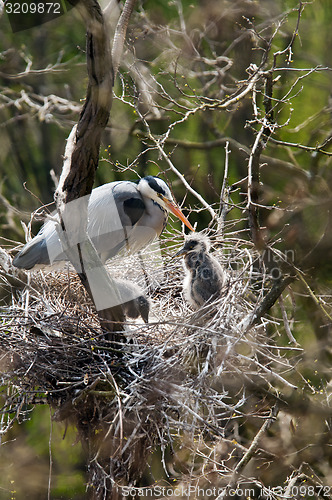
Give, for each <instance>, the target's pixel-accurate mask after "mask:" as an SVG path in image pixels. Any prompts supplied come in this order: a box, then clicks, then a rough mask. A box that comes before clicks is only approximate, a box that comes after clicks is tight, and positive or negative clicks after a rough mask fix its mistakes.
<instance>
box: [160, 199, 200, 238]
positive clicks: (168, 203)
mask: <svg viewBox="0 0 332 500" xmlns="http://www.w3.org/2000/svg"><path fill="white" fill-rule="evenodd" d="M163 201H164V203H165V205H166V207H167V208H168V210H169V211H170V212H172V214H174V215H176V217H178V218H179V219H180V220H181V221H182V222H183V224H185V225H186V226H187V228H188V229H190V231H195V229H194V228H193V227H192V225H191V224H190V222H189V221H188V219H187V217H186V216H185V215H183V213H182V212H181V210H180V209H179V207H178V206H177V205H175V203H172V202H171V201H169V200H168V199H167V198H164V197H163Z"/></svg>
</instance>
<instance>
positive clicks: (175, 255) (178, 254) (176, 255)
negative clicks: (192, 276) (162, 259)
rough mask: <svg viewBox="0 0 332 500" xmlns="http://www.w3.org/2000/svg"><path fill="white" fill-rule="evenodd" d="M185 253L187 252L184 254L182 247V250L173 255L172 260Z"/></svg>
mask: <svg viewBox="0 0 332 500" xmlns="http://www.w3.org/2000/svg"><path fill="white" fill-rule="evenodd" d="M186 253H187V252H186V250H185V248H184V247H182V248H180V250H179V251H178V252H176V253H175V254H174V255H173V257H172V259H176V258H177V257H182V255H186Z"/></svg>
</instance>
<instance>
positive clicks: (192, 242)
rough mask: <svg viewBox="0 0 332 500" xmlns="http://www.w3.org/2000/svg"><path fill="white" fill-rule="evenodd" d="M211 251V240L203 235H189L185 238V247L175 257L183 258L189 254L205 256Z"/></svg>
mask: <svg viewBox="0 0 332 500" xmlns="http://www.w3.org/2000/svg"><path fill="white" fill-rule="evenodd" d="M209 250H210V240H209V239H208V237H207V236H205V235H204V234H202V233H195V234H189V235H188V236H187V237H186V238H185V242H184V245H183V247H182V248H181V249H180V250H179V251H178V252H177V253H176V254H175V255H174V257H181V256H182V255H188V254H197V255H198V254H202V253H203V254H204V253H207V252H208V251H209Z"/></svg>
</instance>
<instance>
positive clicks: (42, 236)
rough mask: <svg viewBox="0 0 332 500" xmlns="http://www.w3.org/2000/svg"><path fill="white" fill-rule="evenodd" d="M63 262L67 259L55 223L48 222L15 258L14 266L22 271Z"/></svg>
mask: <svg viewBox="0 0 332 500" xmlns="http://www.w3.org/2000/svg"><path fill="white" fill-rule="evenodd" d="M54 215H55V214H53V216H54ZM62 260H66V258H65V255H64V254H63V252H62V247H61V243H60V240H59V237H58V234H57V232H56V229H55V223H54V222H53V221H51V220H48V221H46V222H45V224H44V225H43V226H42V228H41V230H40V231H39V233H38V234H37V235H36V236H35V237H34V238H33V239H32V240H31V241H29V242H28V243H27V244H26V245H25V246H24V247H23V249H22V250H21V251H20V252H19V253H18V254H17V255H16V256H15V258H14V260H13V265H14V266H16V267H18V268H22V269H33V268H34V267H35V266H39V265H41V266H45V265H46V266H47V265H49V264H53V262H55V261H57V262H58V261H62Z"/></svg>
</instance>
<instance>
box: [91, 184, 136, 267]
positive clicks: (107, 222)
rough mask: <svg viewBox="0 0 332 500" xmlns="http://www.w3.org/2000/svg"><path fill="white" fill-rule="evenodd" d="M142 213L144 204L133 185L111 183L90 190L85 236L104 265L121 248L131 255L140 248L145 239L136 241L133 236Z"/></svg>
mask: <svg viewBox="0 0 332 500" xmlns="http://www.w3.org/2000/svg"><path fill="white" fill-rule="evenodd" d="M144 212H145V205H144V202H143V199H142V197H141V195H140V193H139V191H138V190H137V185H136V184H135V183H134V182H129V181H128V182H126V181H122V182H111V183H110V184H105V185H104V186H100V187H99V188H96V189H94V190H93V192H92V195H91V198H90V202H89V215H88V217H89V220H88V233H89V236H90V238H91V239H92V241H93V243H94V245H95V247H96V249H97V252H98V253H99V255H100V256H101V259H102V261H103V262H105V261H106V260H107V259H109V258H111V257H114V255H116V254H117V253H118V252H119V251H120V250H122V249H123V248H126V249H127V250H128V251H129V252H131V253H133V252H135V251H137V250H140V248H142V244H141V243H144V242H145V241H146V238H143V240H144V241H143V242H142V241H141V240H140V241H139V242H138V241H137V237H136V235H134V234H133V233H134V229H135V226H136V224H137V223H138V222H139V220H140V219H141V217H142V216H143V214H144ZM137 243H139V244H137ZM144 244H146V243H144ZM143 246H144V245H143Z"/></svg>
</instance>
